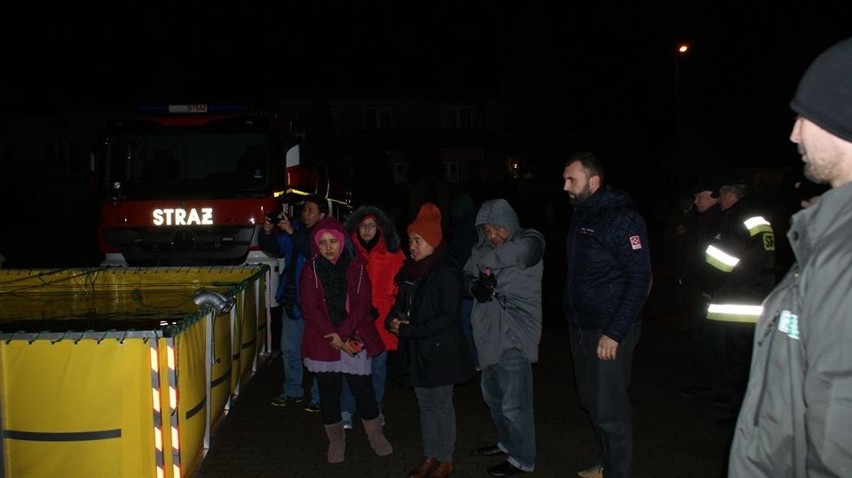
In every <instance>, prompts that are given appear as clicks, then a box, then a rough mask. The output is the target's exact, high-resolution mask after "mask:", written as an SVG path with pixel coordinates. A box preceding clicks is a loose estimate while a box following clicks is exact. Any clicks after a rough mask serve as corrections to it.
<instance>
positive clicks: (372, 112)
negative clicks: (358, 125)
mask: <svg viewBox="0 0 852 478" xmlns="http://www.w3.org/2000/svg"><path fill="white" fill-rule="evenodd" d="M391 127H393V112H392V111H391V108H390V107H389V106H385V107H381V108H364V129H378V128H391Z"/></svg>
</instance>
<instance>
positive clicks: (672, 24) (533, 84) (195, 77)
mask: <svg viewBox="0 0 852 478" xmlns="http://www.w3.org/2000/svg"><path fill="white" fill-rule="evenodd" d="M213 3H215V2H213ZM213 3H211V2H205V3H202V2H169V3H168V4H166V3H165V2H129V3H124V4H109V5H107V6H106V7H105V8H102V9H100V10H98V11H91V12H88V13H85V12H81V11H71V10H68V11H60V10H57V8H60V9H63V8H64V9H69V8H71V7H50V8H51V10H50V12H51V13H52V14H51V15H49V16H45V15H44V12H43V11H42V10H43V9H44V8H45V7H43V6H38V5H33V6H30V7H23V8H24V11H23V13H21V14H19V16H18V18H17V19H14V21H12V22H10V23H11V24H10V28H8V29H5V30H4V32H3V33H2V34H1V35H3V40H4V44H5V45H7V47H6V50H7V53H8V55H7V56H6V59H5V60H4V63H5V64H6V65H8V66H9V68H4V74H3V80H2V81H3V83H5V84H4V85H3V86H4V87H3V88H2V90H0V91H2V93H0V101H3V102H10V101H11V102H15V101H18V100H20V99H22V98H40V99H44V98H46V99H47V101H48V102H49V103H48V104H62V103H67V104H70V105H72V106H83V107H88V106H89V105H93V104H95V105H98V104H101V105H122V104H131V103H133V102H138V101H149V100H151V99H158V98H159V99H181V100H193V101H204V100H207V99H211V98H217V99H234V100H245V99H248V100H259V101H263V100H267V99H269V98H272V97H276V96H292V97H304V96H311V95H316V96H322V95H331V96H349V95H353V94H364V95H376V96H381V95H384V94H391V95H394V94H414V95H430V94H442V95H451V96H452V95H455V94H458V95H460V96H465V95H469V94H479V95H482V96H486V97H488V96H492V97H493V96H500V97H502V98H504V99H508V100H510V101H515V102H518V103H521V104H524V105H525V106H526V107H527V108H528V111H529V112H530V117H529V118H524V120H528V121H536V122H539V123H541V124H542V125H543V127H547V126H546V125H554V124H558V126H554V127H559V128H567V129H568V130H570V129H571V128H574V129H579V130H580V131H598V133H597V134H598V135H599V136H601V137H606V136H607V135H608V134H609V132H614V133H615V134H624V135H626V136H627V137H626V141H627V142H630V141H641V138H643V137H645V136H647V135H655V134H658V131H659V130H662V129H667V128H670V125H671V116H672V111H673V110H674V108H673V105H674V100H673V98H674V94H673V92H674V88H673V87H674V62H675V60H674V45H675V43H676V42H677V41H678V40H681V39H685V40H688V41H690V42H692V44H693V50H692V52H691V54H690V56H689V57H687V58H683V59H682V60H681V61H680V69H679V70H680V91H681V99H682V100H681V107H682V110H683V111H684V114H685V116H687V117H692V118H696V119H695V120H694V121H695V125H696V126H695V128H696V129H698V130H700V131H702V135H703V136H704V137H706V138H708V139H707V140H706V141H707V142H708V143H711V146H712V147H713V148H715V149H717V150H719V151H731V150H736V149H738V148H741V149H743V150H744V151H749V153H748V154H753V153H751V151H753V150H755V149H759V145H761V144H766V143H769V142H772V143H774V144H775V145H781V146H783V147H785V148H786V146H787V145H785V144H784V142H785V138H786V134H787V130H788V129H789V126H790V122H791V120H792V113H791V112H790V110H789V108H788V106H787V103H788V101H789V98H790V96H791V95H792V92H793V90H794V89H795V85H796V83H797V81H798V78H799V77H800V76H801V73H802V72H803V71H804V69H805V67H806V66H807V64H808V63H809V62H810V61H811V60H812V59H813V57H814V56H815V55H816V54H817V53H819V52H820V51H821V50H822V49H824V48H825V47H827V46H828V45H829V44H831V43H833V42H835V41H838V40H840V39H841V38H844V37H845V36H848V35H850V34H852V24H850V22H849V21H848V16H847V15H845V13H844V10H845V9H843V8H842V5H843V4H844V3H845V2H840V1H837V2H812V3H808V4H807V5H806V6H805V5H802V6H800V7H798V8H796V9H793V8H788V7H781V6H774V7H768V6H752V5H749V3H750V2H738V3H737V4H731V5H732V6H726V5H723V4H720V3H719V2H702V3H706V5H705V6H699V7H694V6H693V7H688V8H687V7H684V6H683V5H682V4H684V3H687V2H682V1H681V2H674V1H665V2H657V3H656V5H655V6H652V7H649V6H647V5H639V4H638V3H639V2H630V4H629V6H627V5H624V6H615V5H614V4H612V3H611V2H596V4H595V5H589V4H588V3H589V2H570V3H568V2H535V1H530V2H498V1H488V0H477V1H455V2H440V1H439V2H399V1H394V2H391V1H364V2H351V1H333V2H329V1H326V2H323V1H317V2H287V1H282V2H277V3H275V4H272V5H270V4H268V3H267V2H254V1H243V2H236V3H235V2H230V3H226V4H221V5H218V6H217V5H214V4H213ZM691 3H696V2H691ZM26 9H30V11H29V13H27V11H26ZM7 18H8V19H9V20H13V18H12V17H11V16H9V17H7ZM71 18H73V20H71ZM566 118H567V119H566ZM566 125H567V126H566ZM652 144H653V143H652Z"/></svg>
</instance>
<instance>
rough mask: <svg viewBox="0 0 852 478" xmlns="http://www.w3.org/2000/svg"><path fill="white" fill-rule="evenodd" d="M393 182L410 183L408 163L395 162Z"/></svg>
mask: <svg viewBox="0 0 852 478" xmlns="http://www.w3.org/2000/svg"><path fill="white" fill-rule="evenodd" d="M393 182H394V184H406V183H408V163H394V165H393Z"/></svg>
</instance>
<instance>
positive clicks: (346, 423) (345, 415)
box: [340, 412, 352, 430]
mask: <svg viewBox="0 0 852 478" xmlns="http://www.w3.org/2000/svg"><path fill="white" fill-rule="evenodd" d="M340 417H341V418H342V419H343V429H344V430H351V429H352V413H351V412H340Z"/></svg>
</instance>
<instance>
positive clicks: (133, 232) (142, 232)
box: [104, 226, 256, 266]
mask: <svg viewBox="0 0 852 478" xmlns="http://www.w3.org/2000/svg"><path fill="white" fill-rule="evenodd" d="M255 231H256V228H255V227H254V226H247V227H235V226H203V227H160V228H122V229H106V230H104V240H105V241H106V243H107V244H108V245H110V246H112V247H114V248H117V249H118V250H119V251H121V252H122V253H123V254H124V257H125V259H126V260H127V263H128V264H129V265H131V266H152V265H157V266H197V265H237V264H242V263H243V262H244V261H245V258H246V256H247V255H248V251H249V247H250V246H251V244H252V241H253V239H254V235H255Z"/></svg>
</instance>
